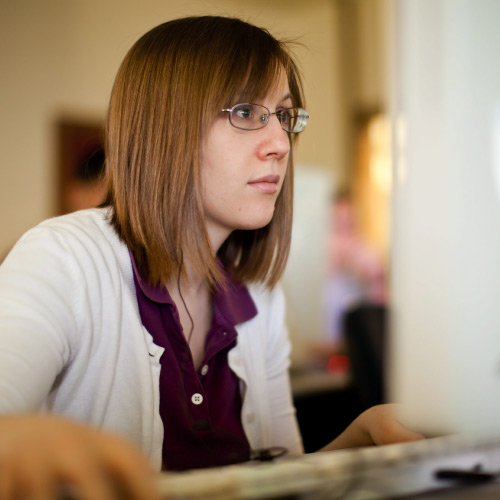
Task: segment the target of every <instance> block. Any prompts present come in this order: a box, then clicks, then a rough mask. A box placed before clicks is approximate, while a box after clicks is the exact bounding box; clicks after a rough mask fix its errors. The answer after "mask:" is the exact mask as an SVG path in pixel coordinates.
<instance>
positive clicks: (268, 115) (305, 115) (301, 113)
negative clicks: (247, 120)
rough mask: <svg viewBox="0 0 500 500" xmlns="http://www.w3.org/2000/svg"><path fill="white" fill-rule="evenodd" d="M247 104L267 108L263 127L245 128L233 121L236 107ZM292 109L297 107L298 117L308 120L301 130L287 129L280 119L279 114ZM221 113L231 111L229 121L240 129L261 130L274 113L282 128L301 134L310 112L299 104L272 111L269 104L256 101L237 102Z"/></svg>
mask: <svg viewBox="0 0 500 500" xmlns="http://www.w3.org/2000/svg"><path fill="white" fill-rule="evenodd" d="M245 105H248V106H259V107H260V108H264V109H265V110H267V113H266V114H263V115H261V118H262V117H263V116H265V117H266V119H265V121H263V125H262V126H261V127H257V128H245V127H239V126H238V125H235V124H234V123H233V120H232V117H233V112H234V108H236V107H237V106H245ZM290 109H296V110H297V111H298V115H297V116H298V118H302V119H303V120H305V122H306V123H305V125H304V127H303V128H302V129H301V130H299V131H297V132H294V131H293V130H287V129H286V128H284V127H283V122H282V121H281V120H280V119H279V115H281V114H283V113H284V112H285V111H288V110H290ZM221 113H229V123H230V124H231V125H232V126H233V127H234V128H237V129H238V130H260V129H262V128H264V127H265V126H266V125H267V124H268V123H269V120H270V119H271V116H272V115H276V117H277V118H278V121H279V122H280V125H281V128H282V129H283V130H284V131H285V132H287V133H289V134H300V133H301V132H303V131H304V129H305V128H306V126H307V123H308V120H309V113H308V112H307V111H306V110H305V109H303V108H299V107H298V106H290V107H289V108H283V109H279V110H277V111H274V112H271V110H270V109H269V108H268V107H267V106H264V105H263V104H257V103H254V102H239V103H237V104H235V105H234V106H232V107H231V108H226V109H221Z"/></svg>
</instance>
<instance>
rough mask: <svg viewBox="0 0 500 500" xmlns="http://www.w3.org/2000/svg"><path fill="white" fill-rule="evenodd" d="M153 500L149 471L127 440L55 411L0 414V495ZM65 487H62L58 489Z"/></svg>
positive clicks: (42, 499)
mask: <svg viewBox="0 0 500 500" xmlns="http://www.w3.org/2000/svg"><path fill="white" fill-rule="evenodd" d="M63 488H67V489H68V490H69V493H70V495H73V494H74V496H75V497H76V498H78V499H79V500H80V499H81V500H108V499H115V498H127V499H137V500H139V499H141V500H156V499H157V498H158V495H157V494H156V493H155V491H154V490H153V473H152V471H151V469H150V468H149V464H148V463H147V461H146V459H145V458H144V457H143V456H142V455H141V454H140V453H139V452H138V451H137V450H135V449H134V448H133V447H132V446H131V445H129V444H128V443H126V442H125V441H123V440H121V439H119V438H117V437H114V436H112V435H109V434H104V433H101V432H99V431H97V430H94V429H92V428H90V427H88V426H84V425H81V424H78V423H76V422H72V421H70V420H66V419H63V418H60V417H55V416H38V415H36V416H35V415H33V416H8V417H7V416H1V417H0V500H13V499H24V498H29V499H37V500H38V499H39V500H49V499H56V498H62V493H61V489H63ZM63 491H65V490H63Z"/></svg>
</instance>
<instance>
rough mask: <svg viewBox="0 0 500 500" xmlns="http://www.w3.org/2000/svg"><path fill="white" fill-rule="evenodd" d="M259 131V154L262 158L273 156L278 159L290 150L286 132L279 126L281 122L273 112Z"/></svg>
mask: <svg viewBox="0 0 500 500" xmlns="http://www.w3.org/2000/svg"><path fill="white" fill-rule="evenodd" d="M259 132H261V134H262V141H261V142H260V145H259V154H260V155H261V157H262V158H263V159H265V158H269V157H275V158H276V159H278V160H280V159H281V158H283V157H284V156H286V155H287V154H288V153H289V152H290V139H289V137H288V132H286V131H285V130H283V129H282V128H281V122H280V121H279V119H278V117H277V116H276V115H275V114H273V115H271V117H270V118H269V121H268V122H267V125H266V126H265V127H264V128H262V129H260V130H259Z"/></svg>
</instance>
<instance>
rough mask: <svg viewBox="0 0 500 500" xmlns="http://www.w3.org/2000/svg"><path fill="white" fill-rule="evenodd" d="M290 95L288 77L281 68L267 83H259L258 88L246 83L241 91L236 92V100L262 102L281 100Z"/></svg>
mask: <svg viewBox="0 0 500 500" xmlns="http://www.w3.org/2000/svg"><path fill="white" fill-rule="evenodd" d="M289 97H291V96H290V88H289V84H288V78H287V75H286V73H285V71H284V70H283V69H281V70H279V71H278V72H276V73H275V75H274V76H273V77H272V78H271V79H270V80H269V81H268V83H267V85H264V84H261V85H260V86H259V87H258V88H255V86H253V85H246V86H245V88H244V89H242V91H241V92H239V93H237V97H236V98H235V100H236V101H239V102H262V101H268V100H269V101H282V100H285V99H287V98H289Z"/></svg>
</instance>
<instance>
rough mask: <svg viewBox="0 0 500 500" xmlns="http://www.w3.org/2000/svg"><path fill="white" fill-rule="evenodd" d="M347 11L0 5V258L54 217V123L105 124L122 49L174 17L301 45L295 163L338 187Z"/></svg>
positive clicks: (160, 3) (149, 0)
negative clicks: (303, 123)
mask: <svg viewBox="0 0 500 500" xmlns="http://www.w3.org/2000/svg"><path fill="white" fill-rule="evenodd" d="M376 1H377V2H378V1H379V0H356V3H360V4H364V5H365V6H366V5H371V4H373V3H374V2H376ZM348 5H349V4H348V3H347V4H346V2H345V1H344V0H337V1H334V0H312V1H309V2H303V1H300V0H252V2H246V1H244V0H212V1H206V0H185V1H183V2H179V1H175V0H142V1H140V2H139V1H132V0H65V1H63V0H44V1H43V2H40V1H39V0H0V68H1V77H0V228H1V230H0V260H1V258H2V257H3V256H4V255H5V253H6V252H7V251H8V249H9V248H10V247H11V246H12V244H13V243H14V242H15V241H16V240H17V239H18V238H19V236H20V235H21V234H22V233H23V232H24V231H25V230H26V229H28V228H29V227H31V226H32V225H34V224H36V223H37V222H39V221H40V220H42V219H44V218H47V217H49V216H52V215H53V214H54V213H55V210H56V198H57V197H56V194H57V193H56V189H57V178H56V175H57V161H58V158H57V151H56V139H57V137H56V130H55V123H56V122H57V121H58V120H59V119H61V118H62V117H69V118H76V119H80V120H85V119H87V118H88V119H92V120H95V119H97V120H102V119H103V117H104V113H105V109H106V105H107V100H108V97H109V93H110V90H111V86H112V83H113V79H114V75H115V73H116V71H117V69H118V66H119V64H120V62H121V60H122V58H123V57H124V55H125V53H126V51H127V50H128V49H129V48H130V46H131V45H132V44H133V43H134V41H135V40H136V39H137V38H138V37H139V36H141V35H142V34H143V33H144V32H145V31H147V30H148V29H150V28H152V27H153V26H155V25H157V24H160V23H161V22H163V21H165V20H168V19H171V18H175V17H180V16H184V15H193V14H221V15H235V16H239V17H243V18H245V19H248V20H249V21H251V22H254V23H256V24H258V25H261V26H263V27H266V28H268V29H269V30H270V31H271V32H272V33H273V34H275V35H277V36H278V37H286V38H294V39H298V40H299V41H300V43H301V45H300V46H298V47H297V49H296V54H297V57H298V61H299V65H300V67H301V69H302V72H303V74H304V80H305V87H306V98H307V109H308V111H309V112H310V115H311V122H310V127H308V130H307V132H306V133H304V134H303V136H302V137H301V140H300V143H299V147H298V151H297V156H296V158H297V162H298V163H303V164H309V165H311V164H313V165H323V166H325V167H327V168H328V169H330V170H331V171H332V172H333V173H334V178H335V179H336V183H337V184H338V183H340V184H341V183H342V182H344V180H345V177H346V175H348V174H347V172H348V167H347V163H346V158H347V152H346V147H345V145H346V144H347V143H348V140H347V137H346V127H345V114H346V109H345V106H343V105H342V103H343V102H344V100H343V95H345V92H346V89H348V88H350V87H349V85H347V86H346V83H345V74H343V70H344V69H345V64H344V65H342V63H341V53H340V49H339V43H340V41H341V36H340V29H339V26H340V25H343V30H344V31H343V33H344V37H345V30H346V25H345V24H343V20H342V19H340V17H339V16H342V15H343V13H345V11H346V6H348ZM347 29H349V28H348V27H347ZM344 61H345V57H344ZM344 73H345V72H344ZM342 79H344V80H342ZM342 82H343V83H342ZM351 94H352V92H351ZM350 99H351V98H350Z"/></svg>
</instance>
